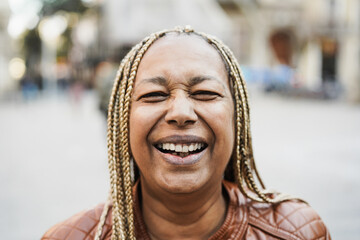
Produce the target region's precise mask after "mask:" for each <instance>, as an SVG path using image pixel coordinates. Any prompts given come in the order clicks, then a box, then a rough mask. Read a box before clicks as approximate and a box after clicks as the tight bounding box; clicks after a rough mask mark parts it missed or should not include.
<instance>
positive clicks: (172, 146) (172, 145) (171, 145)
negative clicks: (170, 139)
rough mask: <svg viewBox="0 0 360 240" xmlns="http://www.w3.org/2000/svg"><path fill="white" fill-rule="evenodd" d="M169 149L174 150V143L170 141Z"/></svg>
mask: <svg viewBox="0 0 360 240" xmlns="http://www.w3.org/2000/svg"><path fill="white" fill-rule="evenodd" d="M169 150H171V151H174V150H175V144H173V143H170V147H169Z"/></svg>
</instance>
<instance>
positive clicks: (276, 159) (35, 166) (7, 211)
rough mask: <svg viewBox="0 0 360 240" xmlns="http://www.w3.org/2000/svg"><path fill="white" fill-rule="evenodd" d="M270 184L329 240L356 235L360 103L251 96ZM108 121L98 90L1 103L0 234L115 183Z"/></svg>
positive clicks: (93, 199)
mask: <svg viewBox="0 0 360 240" xmlns="http://www.w3.org/2000/svg"><path fill="white" fill-rule="evenodd" d="M251 96H252V97H251V102H250V106H251V114H252V115H251V117H252V132H253V146H254V150H255V158H256V161H257V165H258V168H259V171H260V174H261V175H262V176H263V179H264V181H265V183H266V185H267V186H268V187H270V188H275V189H278V190H281V191H283V192H287V193H291V194H294V195H296V196H299V197H301V198H304V199H306V200H307V201H308V202H309V203H310V204H311V205H312V206H313V207H314V208H315V209H316V210H317V212H318V213H319V214H320V216H321V217H322V218H323V220H324V221H325V223H326V224H327V226H328V227H329V229H330V232H331V234H332V237H333V239H341V240H357V239H360V200H359V199H360V173H359V172H360V106H359V105H351V104H349V103H344V102H341V101H338V102H336V101H321V100H304V99H296V98H293V99H292V98H286V99H285V98H283V97H280V96H276V95H267V96H264V95H262V94H260V93H258V92H253V94H252V95H251ZM105 131H106V123H105V119H104V118H103V116H101V114H100V112H99V111H98V110H97V100H96V96H95V94H94V93H91V92H89V93H86V94H85V95H84V97H83V99H81V101H80V102H75V100H71V99H69V98H67V97H65V96H50V97H49V96H47V97H46V96H45V97H40V98H38V99H35V100H32V101H30V102H23V101H21V100H16V101H12V102H9V101H7V102H0V162H1V168H0V189H1V195H0V213H1V214H0V232H1V233H2V234H1V235H2V236H1V239H7V240H15V239H16V240H33V239H39V238H40V237H41V235H42V234H43V233H44V231H45V230H46V229H47V228H49V227H50V226H52V225H53V224H55V223H57V222H58V221H60V220H63V219H65V218H67V217H69V216H71V215H72V214H74V213H76V212H78V211H80V210H82V209H84V208H88V207H91V206H93V205H95V204H96V203H98V202H101V201H104V200H105V199H106V197H107V192H108V189H109V185H108V174H107V162H106V161H107V160H106V158H107V152H106V136H105Z"/></svg>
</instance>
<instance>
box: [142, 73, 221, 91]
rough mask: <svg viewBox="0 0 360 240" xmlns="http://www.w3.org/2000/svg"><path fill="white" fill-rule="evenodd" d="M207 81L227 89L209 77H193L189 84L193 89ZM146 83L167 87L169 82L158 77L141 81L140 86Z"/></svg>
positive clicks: (214, 78)
mask: <svg viewBox="0 0 360 240" xmlns="http://www.w3.org/2000/svg"><path fill="white" fill-rule="evenodd" d="M207 80H214V81H216V82H218V83H220V84H221V85H222V87H224V88H225V86H224V84H223V82H221V81H220V80H219V79H217V78H216V77H213V76H208V75H202V76H195V77H192V78H190V80H189V81H188V84H189V86H190V87H193V86H195V85H197V84H200V83H202V82H204V81H207ZM144 83H154V84H158V85H161V86H166V85H167V80H166V78H164V77H161V76H157V77H152V78H146V79H143V80H141V83H140V84H144Z"/></svg>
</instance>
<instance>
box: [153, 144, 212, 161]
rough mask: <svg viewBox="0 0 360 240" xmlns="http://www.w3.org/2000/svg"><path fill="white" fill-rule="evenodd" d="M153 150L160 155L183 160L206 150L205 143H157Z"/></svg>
mask: <svg viewBox="0 0 360 240" xmlns="http://www.w3.org/2000/svg"><path fill="white" fill-rule="evenodd" d="M155 148H156V149H158V150H159V151H160V152H162V153H167V154H171V155H174V156H178V157H182V158H185V157H187V156H189V155H192V154H196V153H200V152H202V151H204V150H205V149H206V148H207V144H206V143H200V142H199V143H188V144H184V143H159V144H156V145H155Z"/></svg>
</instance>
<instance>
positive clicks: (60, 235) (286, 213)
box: [42, 181, 331, 240]
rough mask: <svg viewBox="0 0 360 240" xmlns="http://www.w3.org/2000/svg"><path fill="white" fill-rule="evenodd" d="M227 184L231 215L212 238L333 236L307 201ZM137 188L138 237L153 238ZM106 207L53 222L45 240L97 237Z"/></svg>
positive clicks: (293, 239) (107, 224) (108, 232)
mask: <svg viewBox="0 0 360 240" xmlns="http://www.w3.org/2000/svg"><path fill="white" fill-rule="evenodd" d="M224 187H225V189H226V190H227V193H228V195H229V205H228V210H227V215H226V218H225V221H224V223H223V225H222V226H221V227H220V229H219V230H218V231H217V232H216V233H215V234H214V235H213V236H212V237H211V238H210V240H221V239H223V240H225V239H232V240H240V239H246V240H249V239H251V240H253V239H258V240H260V239H270V240H271V239H289V240H290V239H291V240H300V239H302V240H304V239H309V240H310V239H311V240H315V239H316V240H320V239H323V240H325V239H326V240H330V239H331V238H330V234H329V232H328V230H327V229H326V227H325V225H324V223H323V221H322V220H321V219H320V217H319V216H318V215H317V214H316V212H315V211H314V210H313V209H312V208H311V207H310V206H309V205H307V204H306V203H304V202H301V201H297V200H292V201H286V202H282V203H279V204H267V203H258V202H254V201H251V200H249V199H247V198H245V197H244V196H243V194H241V192H240V191H239V189H238V188H237V186H236V185H235V184H233V183H230V182H226V181H224ZM136 189H137V186H135V187H134V193H135V196H136V197H135V200H134V203H135V209H134V214H135V229H136V239H138V240H150V237H149V235H148V233H147V231H146V225H145V223H144V221H143V218H142V215H141V210H140V206H139V201H138V198H137V194H136V192H137V191H136ZM103 207H104V204H100V205H98V206H96V207H95V208H93V209H90V210H87V211H83V212H80V213H78V214H76V215H75V216H73V217H71V218H69V219H67V220H65V221H64V222H61V223H59V224H57V225H55V226H53V227H52V228H51V229H50V230H48V232H47V233H45V235H44V236H43V237H42V240H50V239H51V240H90V239H94V236H95V232H96V229H97V224H98V222H99V219H100V215H101V213H102V209H103ZM109 211H110V212H109V214H108V216H107V219H106V222H105V225H104V228H103V234H102V238H101V239H105V240H109V239H110V238H111V207H110V210H109Z"/></svg>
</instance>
